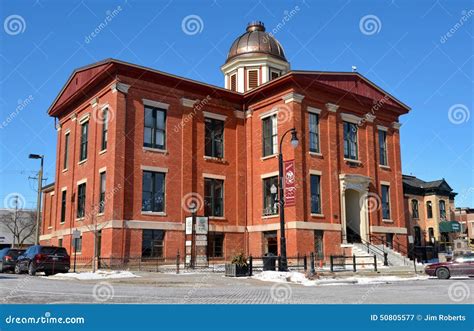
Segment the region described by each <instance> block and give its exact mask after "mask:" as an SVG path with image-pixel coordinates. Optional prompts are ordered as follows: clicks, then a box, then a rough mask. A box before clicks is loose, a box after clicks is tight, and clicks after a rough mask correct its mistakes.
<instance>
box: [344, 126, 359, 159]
mask: <svg viewBox="0 0 474 331" xmlns="http://www.w3.org/2000/svg"><path fill="white" fill-rule="evenodd" d="M344 158H346V159H350V160H357V159H358V152H357V125H356V124H354V123H349V122H344Z"/></svg>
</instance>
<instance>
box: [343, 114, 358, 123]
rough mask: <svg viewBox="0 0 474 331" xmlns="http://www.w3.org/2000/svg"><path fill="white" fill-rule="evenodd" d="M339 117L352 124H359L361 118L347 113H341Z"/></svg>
mask: <svg viewBox="0 0 474 331" xmlns="http://www.w3.org/2000/svg"><path fill="white" fill-rule="evenodd" d="M341 118H342V120H343V121H345V122H350V123H354V124H359V123H360V122H361V120H362V118H361V117H359V116H356V115H353V114H348V113H341Z"/></svg>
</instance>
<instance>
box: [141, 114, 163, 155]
mask: <svg viewBox="0 0 474 331" xmlns="http://www.w3.org/2000/svg"><path fill="white" fill-rule="evenodd" d="M165 142H166V111H165V110H164V109H159V108H154V107H149V106H145V127H144V141H143V146H145V147H150V148H158V149H165Z"/></svg>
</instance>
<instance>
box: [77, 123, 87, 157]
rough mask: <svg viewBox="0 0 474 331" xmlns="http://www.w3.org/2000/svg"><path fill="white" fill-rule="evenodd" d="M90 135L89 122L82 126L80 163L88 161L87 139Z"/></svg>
mask: <svg viewBox="0 0 474 331" xmlns="http://www.w3.org/2000/svg"><path fill="white" fill-rule="evenodd" d="M88 133H89V122H85V123H83V124H82V125H81V151H80V155H79V161H84V160H85V159H87V139H88Z"/></svg>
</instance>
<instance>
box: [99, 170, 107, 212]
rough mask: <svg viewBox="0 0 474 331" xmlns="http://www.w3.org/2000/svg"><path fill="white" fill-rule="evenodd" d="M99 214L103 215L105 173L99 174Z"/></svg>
mask: <svg viewBox="0 0 474 331" xmlns="http://www.w3.org/2000/svg"><path fill="white" fill-rule="evenodd" d="M99 176H100V179H99V185H100V187H99V213H100V214H101V213H103V212H104V210H105V179H106V175H105V171H104V172H101V173H100V174H99Z"/></svg>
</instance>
